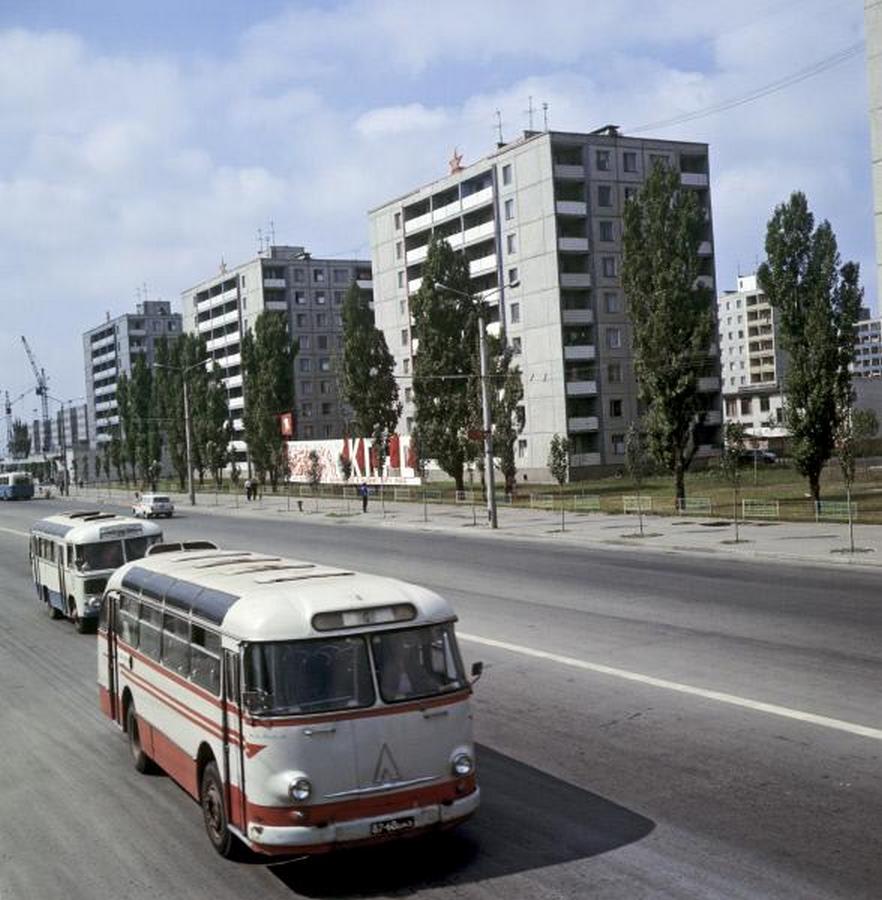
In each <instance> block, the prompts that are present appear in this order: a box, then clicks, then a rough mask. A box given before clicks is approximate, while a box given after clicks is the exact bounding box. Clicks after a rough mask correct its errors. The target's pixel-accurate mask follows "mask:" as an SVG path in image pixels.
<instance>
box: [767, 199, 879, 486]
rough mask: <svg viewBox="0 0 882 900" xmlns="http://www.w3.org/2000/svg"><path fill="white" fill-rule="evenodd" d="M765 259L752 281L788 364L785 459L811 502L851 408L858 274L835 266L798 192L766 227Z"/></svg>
mask: <svg viewBox="0 0 882 900" xmlns="http://www.w3.org/2000/svg"><path fill="white" fill-rule="evenodd" d="M766 257H767V260H766V262H764V263H763V264H762V265H761V266H760V267H759V270H758V272H757V275H758V277H759V282H760V285H761V286H762V289H763V290H764V291H765V293H766V296H767V297H768V298H769V302H770V303H771V304H772V306H773V307H774V309H775V311H776V313H777V320H778V334H779V337H780V340H781V347H782V348H783V349H784V350H786V351H787V353H788V354H789V357H790V361H789V368H788V370H787V374H786V375H785V377H784V392H785V403H784V422H785V425H786V426H787V429H788V430H789V432H790V448H791V456H792V458H793V462H794V465H795V466H796V469H797V471H799V473H800V474H801V475H803V476H804V477H805V478H807V479H808V482H809V489H810V491H811V495H812V499H813V500H814V501H815V502H817V501H818V500H819V499H820V496H821V472H822V471H823V469H824V465H825V464H826V462H827V461H828V460H829V459H830V456H831V454H832V451H833V448H834V444H835V439H836V433H837V431H838V429H839V426H840V420H841V417H842V415H843V411H844V410H846V409H850V408H851V405H852V396H851V373H850V371H849V364H850V363H851V362H852V361H853V359H854V324H855V322H856V321H857V318H858V316H859V314H860V306H861V300H862V298H863V289H862V288H861V287H860V284H859V280H860V268H859V266H858V265H857V263H854V262H847V263H845V264H844V265H840V257H839V251H838V249H837V246H836V236H835V235H834V234H833V229H832V228H831V227H830V223H829V222H827V221H826V220H825V221H823V222H821V223H820V225H818V226H817V228H816V227H815V219H814V216H813V215H812V213H811V211H810V210H809V208H808V202H807V200H806V198H805V195H804V194H802V193H801V192H798V191H797V192H795V193H793V194H791V196H790V200H789V201H788V202H787V203H782V204H780V205H779V206H777V207H776V208H775V212H774V214H773V215H772V218H771V219H770V220H769V224H768V228H767V230H766Z"/></svg>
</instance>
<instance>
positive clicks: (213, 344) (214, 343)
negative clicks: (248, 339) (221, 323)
mask: <svg viewBox="0 0 882 900" xmlns="http://www.w3.org/2000/svg"><path fill="white" fill-rule="evenodd" d="M238 342H239V334H238V332H235V331H234V332H233V333H232V334H225V335H222V336H221V337H217V338H214V339H213V340H211V341H208V342H206V344H205V349H206V350H207V351H208V352H209V353H210V352H211V351H212V350H217V349H218V347H226V346H228V345H229V344H237V343H238Z"/></svg>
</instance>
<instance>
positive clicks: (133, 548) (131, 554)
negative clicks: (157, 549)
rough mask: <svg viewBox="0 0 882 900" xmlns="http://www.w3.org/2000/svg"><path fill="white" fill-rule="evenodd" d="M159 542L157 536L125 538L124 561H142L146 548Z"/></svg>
mask: <svg viewBox="0 0 882 900" xmlns="http://www.w3.org/2000/svg"><path fill="white" fill-rule="evenodd" d="M158 540H159V537H158V535H153V534H150V535H144V536H143V537H134V538H126V560H127V561H128V562H131V561H132V560H133V559H143V558H144V556H145V555H146V554H147V548H148V547H151V546H152V545H153V544H155V543H156V542H157V541H158Z"/></svg>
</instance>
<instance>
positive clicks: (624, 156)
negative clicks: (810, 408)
mask: <svg viewBox="0 0 882 900" xmlns="http://www.w3.org/2000/svg"><path fill="white" fill-rule="evenodd" d="M656 160H661V161H664V162H666V163H667V164H669V165H672V166H674V167H675V168H676V169H677V170H678V171H679V172H681V173H682V174H681V178H682V183H683V185H684V187H687V188H689V189H691V190H695V191H696V192H697V193H698V197H699V202H700V204H701V206H702V207H703V209H704V210H705V211H706V215H707V227H706V234H705V235H704V240H703V241H702V244H701V248H700V252H701V254H702V276H701V277H702V278H703V279H704V280H705V283H706V284H708V285H709V286H710V287H713V286H714V256H713V224H712V214H711V204H710V186H709V174H708V148H707V145H705V144H695V143H683V142H670V141H658V140H650V139H640V138H629V137H625V136H622V135H620V134H619V133H618V131H617V130H616V129H614V128H607V129H601V130H600V131H599V132H595V133H591V134H578V133H567V132H542V133H535V132H527V133H526V134H525V135H524V137H523V138H522V139H521V140H518V141H515V142H514V143H511V144H506V145H502V146H500V147H499V148H498V149H497V151H496V152H495V153H493V154H492V155H490V156H488V157H486V158H484V159H482V160H479V161H478V162H476V163H474V164H472V165H469V166H466V167H465V168H456V169H455V171H452V172H451V174H449V175H448V176H447V177H445V178H442V179H440V180H438V181H435V182H433V183H431V184H428V185H426V186H424V187H422V188H419V189H417V190H415V191H412V192H410V193H408V194H406V195H404V196H402V197H399V198H397V199H395V200H393V201H391V202H389V203H386V204H384V205H383V206H381V207H379V208H377V209H375V210H372V211H371V213H370V230H371V255H372V260H373V267H374V279H375V287H374V310H375V314H376V321H377V325H378V327H380V328H381V329H382V330H383V332H384V333H385V335H386V340H387V343H388V344H389V349H390V350H391V352H392V353H393V354H394V355H395V357H396V372H397V374H398V375H399V376H401V377H402V379H403V381H402V383H403V384H405V385H407V380H406V379H407V377H408V376H409V375H410V374H411V371H412V365H413V362H412V357H413V351H414V348H413V346H412V335H411V325H412V322H411V317H410V311H409V305H408V303H409V300H408V298H409V297H410V296H411V295H412V294H414V293H415V292H416V291H417V290H418V289H419V286H420V275H421V266H422V263H423V261H424V260H425V257H426V249H427V244H428V241H429V238H430V236H431V235H432V234H433V233H434V234H438V235H441V236H443V237H445V238H446V239H447V240H448V242H449V243H450V244H451V246H452V247H453V248H454V249H456V250H460V249H461V250H463V251H464V252H465V253H466V255H467V257H468V259H469V265H470V268H471V275H472V287H473V290H474V292H475V293H476V294H477V295H482V296H484V297H486V301H487V303H488V306H489V307H490V313H489V319H490V321H491V322H498V323H499V326H500V327H501V328H503V329H504V333H505V335H506V339H507V341H508V342H509V343H510V344H511V345H512V346H513V347H514V348H515V351H516V353H518V354H519V355H518V356H517V357H516V362H517V363H518V364H519V365H520V367H521V370H522V373H523V383H524V401H523V411H522V416H523V420H524V423H525V424H524V430H523V432H522V434H521V435H520V437H519V440H518V446H517V454H516V456H517V461H518V468H519V471H520V472H521V473H522V474H526V475H527V476H528V477H529V478H534V479H535V478H539V479H545V478H547V477H548V471H547V468H546V461H547V457H548V446H549V442H550V440H551V437H552V436H553V435H554V434H556V433H557V434H565V435H567V436H568V437H569V440H570V447H571V474H572V475H573V476H574V477H585V476H590V475H591V474H592V473H594V474H600V473H602V472H604V471H607V470H608V469H609V468H616V469H618V468H620V467H621V466H622V465H623V464H624V461H625V455H624V449H625V447H624V445H625V434H626V432H627V429H628V426H629V424H630V423H631V422H632V421H633V420H634V419H635V418H636V417H637V415H638V409H637V388H636V383H635V380H634V373H633V365H632V359H631V349H630V348H631V328H630V323H629V319H628V312H627V298H626V297H625V296H624V294H623V291H622V286H621V279H620V273H621V264H622V211H623V207H624V203H625V202H626V200H627V198H628V197H629V196H631V194H632V193H633V192H634V191H636V190H637V188H638V187H639V186H640V184H641V183H642V182H643V180H644V178H645V176H646V173H648V172H649V171H650V169H651V167H652V165H653V164H654V163H655V162H656ZM453 162H454V163H455V162H456V160H454V161H453ZM512 281H517V282H519V286H518V287H516V288H510V287H506V285H508V284H509V283H511V282H512ZM500 286H502V287H501V289H500ZM702 388H703V391H704V392H705V393H706V397H707V401H706V402H707V408H708V409H709V410H710V411H711V414H710V416H709V417H708V418H709V419H710V420H711V422H709V425H708V428H706V429H705V433H704V436H703V438H702V440H701V444H702V446H701V449H700V451H699V452H700V454H701V455H710V454H711V453H712V452H713V445H714V444H716V443H717V442H718V439H719V425H720V423H721V420H722V413H721V409H720V383H719V368H718V360H717V359H715V358H714V359H713V360H712V363H711V365H710V366H709V371H708V375H707V377H705V378H703V379H702ZM403 399H404V401H405V406H404V411H403V413H402V421H401V425H400V430H401V432H402V433H404V434H409V433H410V430H411V427H412V424H413V416H414V408H413V403H412V402H411V401H410V398H409V391H408V390H405V394H404V398H403Z"/></svg>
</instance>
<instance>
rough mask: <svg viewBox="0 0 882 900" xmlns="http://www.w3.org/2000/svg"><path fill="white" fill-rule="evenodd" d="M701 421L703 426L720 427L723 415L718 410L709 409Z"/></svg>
mask: <svg viewBox="0 0 882 900" xmlns="http://www.w3.org/2000/svg"><path fill="white" fill-rule="evenodd" d="M703 421H704V424H705V425H722V424H723V414H722V413H721V412H720V411H719V410H718V409H709V410H707V412H705V414H704V419H703Z"/></svg>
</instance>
